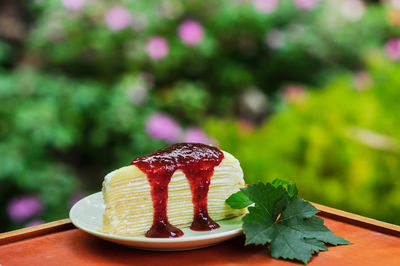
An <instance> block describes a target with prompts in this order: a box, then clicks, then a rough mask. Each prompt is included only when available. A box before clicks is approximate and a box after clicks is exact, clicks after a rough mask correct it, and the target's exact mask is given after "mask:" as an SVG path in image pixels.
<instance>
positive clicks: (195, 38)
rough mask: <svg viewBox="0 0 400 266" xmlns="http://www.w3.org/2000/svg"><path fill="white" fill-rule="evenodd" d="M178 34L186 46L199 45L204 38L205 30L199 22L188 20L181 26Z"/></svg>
mask: <svg viewBox="0 0 400 266" xmlns="http://www.w3.org/2000/svg"><path fill="white" fill-rule="evenodd" d="M178 34H179V37H180V38H181V40H182V42H183V43H184V44H187V45H197V44H199V43H201V41H202V40H203V38H204V29H203V26H202V25H201V24H200V23H198V22H197V21H194V20H186V21H184V22H182V24H181V25H180V26H179V29H178Z"/></svg>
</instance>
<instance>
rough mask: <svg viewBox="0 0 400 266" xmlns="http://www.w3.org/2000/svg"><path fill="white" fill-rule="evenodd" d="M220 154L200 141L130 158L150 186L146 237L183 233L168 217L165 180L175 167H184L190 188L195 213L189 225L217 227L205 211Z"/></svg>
mask: <svg viewBox="0 0 400 266" xmlns="http://www.w3.org/2000/svg"><path fill="white" fill-rule="evenodd" d="M223 158H224V154H223V153H222V152H221V151H220V150H219V149H218V148H215V147H212V146H208V145H205V144H200V143H178V144H175V145H172V146H169V147H167V148H165V149H161V150H158V151H156V152H154V153H152V154H150V155H146V156H143V157H139V158H136V159H135V160H133V161H132V163H131V165H132V164H133V165H135V166H137V167H138V168H139V169H140V170H142V171H143V172H144V173H146V175H147V178H148V180H149V183H150V186H151V197H152V200H153V208H154V217H153V225H152V227H151V228H150V230H149V231H147V233H146V236H147V237H179V236H182V235H183V232H182V231H181V230H179V229H178V228H176V227H175V226H173V225H171V224H170V223H169V222H168V217H167V201H168V184H169V182H170V181H171V177H172V175H173V174H174V172H175V171H176V170H177V169H180V170H182V171H183V173H184V174H185V176H186V178H187V180H188V183H189V185H190V189H191V191H192V202H193V208H194V210H193V211H194V217H193V222H192V225H191V226H190V228H191V229H192V230H196V231H209V230H213V229H216V228H219V225H218V224H217V223H216V222H214V221H213V220H212V219H211V218H210V216H209V215H208V208H207V195H208V189H209V185H210V180H211V177H212V176H213V173H214V167H215V166H217V165H219V164H220V163H221V161H222V159H223Z"/></svg>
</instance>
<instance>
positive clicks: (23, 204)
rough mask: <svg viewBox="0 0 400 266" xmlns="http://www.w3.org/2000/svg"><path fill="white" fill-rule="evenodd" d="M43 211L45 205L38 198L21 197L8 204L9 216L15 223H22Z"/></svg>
mask: <svg viewBox="0 0 400 266" xmlns="http://www.w3.org/2000/svg"><path fill="white" fill-rule="evenodd" d="M42 211H43V203H42V202H41V201H40V199H39V198H38V197H37V196H20V197H15V198H13V199H12V200H11V201H10V202H9V203H8V215H9V216H10V218H11V220H13V221H14V222H22V221H23V220H26V219H28V218H30V217H33V216H36V215H38V214H40V213H41V212H42Z"/></svg>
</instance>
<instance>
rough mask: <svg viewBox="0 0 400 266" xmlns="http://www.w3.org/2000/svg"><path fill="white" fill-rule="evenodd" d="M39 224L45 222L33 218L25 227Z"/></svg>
mask: <svg viewBox="0 0 400 266" xmlns="http://www.w3.org/2000/svg"><path fill="white" fill-rule="evenodd" d="M39 224H44V222H43V221H42V220H32V221H30V222H28V223H27V224H26V225H25V227H31V226H36V225H39Z"/></svg>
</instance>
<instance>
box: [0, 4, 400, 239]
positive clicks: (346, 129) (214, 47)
mask: <svg viewBox="0 0 400 266" xmlns="http://www.w3.org/2000/svg"><path fill="white" fill-rule="evenodd" d="M0 139H1V141H0V202H1V204H0V231H8V230H12V229H17V228H21V227H25V226H31V225H34V224H40V223H43V222H47V221H53V220H56V219H60V218H65V217H67V215H68V210H69V208H70V207H71V206H72V204H73V203H74V202H76V201H77V200H78V199H80V198H82V197H83V196H85V195H88V194H90V193H93V192H96V191H99V190H100V189H101V183H102V180H103V177H104V175H105V174H107V173H108V172H109V171H111V170H113V169H115V168H118V167H121V166H124V165H127V164H129V163H130V162H131V160H132V159H134V158H135V157H136V156H139V155H144V154H147V153H149V152H152V151H154V150H155V149H158V148H161V147H164V146H166V145H168V144H170V143H175V142H182V141H187V142H203V143H212V144H214V145H218V146H219V147H220V148H222V149H224V150H227V151H229V152H231V153H232V154H234V155H235V156H236V157H237V158H238V159H239V160H240V162H241V165H242V167H243V169H244V172H245V179H246V181H247V182H248V183H252V182H257V181H260V180H261V181H271V180H272V179H275V178H282V179H289V180H293V181H295V182H296V183H297V184H298V186H299V188H300V192H301V196H302V197H304V198H305V199H308V200H311V201H314V202H318V203H322V204H325V205H328V206H332V207H336V208H340V209H343V210H347V211H351V212H354V213H358V214H361V215H365V216H369V217H373V218H377V219H380V220H384V221H388V222H391V223H396V224H400V0H392V1H389V0H388V1H362V0H280V1H279V0H218V1H215V0H214V1H212V0H201V1H200V0H191V1H182V0H157V1H155V0H154V1H138V0H136V1H131V0H118V1H105V0H19V1H16V0H2V1H1V2H0Z"/></svg>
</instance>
